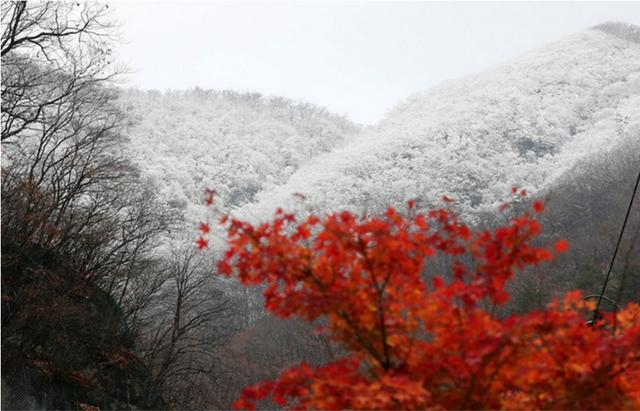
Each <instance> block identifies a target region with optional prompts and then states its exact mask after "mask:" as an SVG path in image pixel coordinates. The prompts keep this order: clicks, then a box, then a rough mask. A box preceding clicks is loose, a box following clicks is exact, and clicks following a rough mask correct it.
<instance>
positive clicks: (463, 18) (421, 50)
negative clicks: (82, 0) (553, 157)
mask: <svg viewBox="0 0 640 411" xmlns="http://www.w3.org/2000/svg"><path fill="white" fill-rule="evenodd" d="M112 7H113V8H114V13H115V17H116V19H117V20H118V21H120V23H121V24H122V29H121V30H122V35H123V38H124V40H125V42H126V43H125V44H123V45H121V47H120V61H121V62H122V63H124V64H126V65H127V66H128V67H129V68H130V69H131V70H133V71H134V72H133V73H132V74H131V75H129V76H128V83H127V84H128V85H129V86H132V87H138V88H143V89H159V90H165V89H187V88H193V87H196V86H199V87H201V88H213V89H234V90H240V91H256V92H260V93H262V94H265V95H279V96H286V97H291V98H295V99H301V100H305V101H309V102H312V103H315V104H318V105H322V106H325V107H327V108H328V109H329V110H331V111H333V112H336V113H340V114H345V115H347V116H348V117H349V118H351V119H352V120H354V121H357V122H360V123H365V124H371V123H375V122H377V121H378V120H380V119H381V118H382V117H383V116H384V113H385V112H386V111H387V110H388V109H389V108H391V107H392V106H393V105H394V104H396V103H397V102H398V101H400V100H401V99H403V98H405V97H407V96H408V95H410V94H411V93H413V92H416V91H420V90H424V89H426V88H428V87H429V86H432V85H435V84H437V83H439V82H442V81H443V80H447V79H451V78H457V77H461V76H464V75H466V74H470V73H473V72H477V71H480V70H483V69H486V68H489V67H491V66H493V65H496V64H499V63H502V62H505V61H508V60H509V59H511V58H513V57H516V56H518V55H519V54H521V53H523V52H526V51H527V50H529V49H532V48H535V47H538V46H541V45H544V44H545V43H547V42H550V41H553V40H557V39H560V38H562V37H563V36H565V35H567V34H571V33H574V32H577V31H580V30H583V29H585V28H586V27H589V26H593V25H595V24H598V23H601V22H604V21H610V20H615V21H624V22H627V23H633V24H636V25H640V2H633V3H631V2H627V3H613V2H606V3H578V2H570V3H457V2H447V3H418V2H407V3H404V2H260V3H253V2H187V1H179V2H161V1H149V2H117V3H112Z"/></svg>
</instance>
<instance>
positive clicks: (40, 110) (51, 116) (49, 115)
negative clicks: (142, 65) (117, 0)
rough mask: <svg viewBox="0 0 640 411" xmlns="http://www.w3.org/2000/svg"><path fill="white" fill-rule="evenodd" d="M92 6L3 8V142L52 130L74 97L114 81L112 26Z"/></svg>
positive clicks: (104, 11) (103, 9)
mask: <svg viewBox="0 0 640 411" xmlns="http://www.w3.org/2000/svg"><path fill="white" fill-rule="evenodd" d="M108 17H109V10H108V6H107V5H104V4H99V3H90V2H83V3H77V2H25V1H6V2H2V141H5V140H15V139H17V138H19V137H24V136H26V135H29V134H31V132H33V133H36V134H38V133H40V132H41V129H42V127H41V125H42V124H48V125H50V126H51V127H55V125H56V124H57V123H64V122H65V120H66V119H67V118H68V117H69V115H70V113H71V112H72V111H73V107H74V101H75V96H76V95H77V94H79V93H82V91H83V90H86V89H88V88H93V87H94V86H95V85H96V84H106V83H109V82H110V81H112V80H113V78H114V76H115V75H116V74H117V73H118V70H116V69H113V68H112V65H111V62H112V60H111V54H112V48H111V43H112V41H113V40H114V33H115V31H114V26H113V24H112V23H111V22H110V20H109V19H108Z"/></svg>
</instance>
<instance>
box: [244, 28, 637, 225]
mask: <svg viewBox="0 0 640 411" xmlns="http://www.w3.org/2000/svg"><path fill="white" fill-rule="evenodd" d="M639 33H640V29H639V28H638V27H635V26H630V25H625V24H619V23H607V24H603V25H601V26H598V27H595V28H592V29H589V30H586V31H584V32H581V33H577V34H575V35H572V36H569V37H567V38H565V39H562V40H560V41H558V42H555V43H552V44H549V45H547V46H545V47H543V48H540V49H538V50H533V51H531V52H529V53H527V54H525V55H523V56H521V57H519V58H516V59H514V60H513V61H510V62H507V63H506V64H503V65H501V66H498V67H495V68H492V69H490V70H487V71H485V72H482V73H479V74H476V75H472V76H469V77H467V78H463V79H461V80H455V81H449V82H446V83H444V84H441V85H439V86H437V87H434V88H432V89H429V90H427V91H424V92H421V93H417V94H415V95H413V96H411V97H409V98H408V99H406V100H405V101H403V102H402V103H400V104H398V105H397V106H396V107H395V108H394V109H393V110H391V111H390V112H389V114H388V115H387V117H386V118H385V119H384V120H383V121H381V122H380V123H379V124H377V125H376V126H374V127H371V128H368V129H366V130H364V131H363V133H362V134H360V135H359V136H357V137H356V138H354V139H351V140H350V141H349V142H348V143H347V144H345V145H344V146H342V147H338V148H336V149H334V150H332V151H331V152H330V153H328V154H325V155H322V156H319V157H316V158H315V159H313V160H312V161H310V162H309V163H308V164H306V165H305V166H303V167H301V168H300V169H299V170H298V171H296V172H295V173H294V174H293V175H292V176H291V177H290V178H289V180H288V181H287V183H285V184H283V185H281V186H277V187H272V188H270V189H267V190H264V191H263V192H261V193H259V194H258V195H257V196H256V197H257V200H258V201H256V202H255V203H254V204H249V205H247V206H246V207H245V208H246V210H247V213H246V215H247V216H250V215H257V216H258V217H260V218H263V217H265V216H267V215H270V214H271V213H272V211H273V209H274V208H275V207H278V206H284V207H289V208H292V207H295V200H294V199H292V198H291V193H294V192H300V193H303V194H305V195H306V196H307V199H308V203H309V204H311V205H313V206H317V208H318V209H322V210H327V209H335V208H342V207H347V208H351V209H355V210H358V211H370V210H379V209H380V208H382V207H386V206H387V205H389V204H392V205H396V206H398V205H400V204H402V203H404V202H405V201H406V200H407V199H409V198H416V199H418V200H423V201H422V203H423V204H425V205H429V203H431V202H432V201H434V200H435V201H438V199H439V198H440V197H441V196H442V195H448V196H450V197H453V198H455V199H456V201H457V205H458V207H459V208H460V211H462V212H463V213H465V214H468V215H473V214H474V213H477V212H482V211H483V210H495V209H496V207H497V204H499V203H500V202H501V201H502V199H503V198H504V197H505V196H506V194H507V193H508V192H509V189H510V188H511V187H512V186H519V187H524V188H527V189H528V190H529V191H530V192H534V193H535V192H538V191H539V190H542V189H544V188H546V187H549V186H550V185H553V184H554V181H556V180H557V179H558V178H559V177H560V176H562V175H563V173H565V172H566V171H567V170H569V169H570V168H571V167H572V166H574V165H577V164H579V163H580V162H582V161H583V160H585V159H587V158H589V157H590V156H592V155H593V154H597V153H600V152H602V151H608V150H610V149H613V148H614V147H616V146H617V145H620V144H627V143H628V142H629V141H630V140H632V139H637V138H640V137H639V136H640V42H639V41H638V38H639ZM307 206H308V205H307Z"/></svg>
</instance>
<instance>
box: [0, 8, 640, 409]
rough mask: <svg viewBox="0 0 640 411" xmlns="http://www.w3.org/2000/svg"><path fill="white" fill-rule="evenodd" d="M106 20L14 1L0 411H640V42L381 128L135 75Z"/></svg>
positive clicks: (400, 111) (580, 49)
mask: <svg viewBox="0 0 640 411" xmlns="http://www.w3.org/2000/svg"><path fill="white" fill-rule="evenodd" d="M110 13H111V10H110V6H108V5H105V4H102V3H83V2H81V3H77V2H31V1H29V2H24V1H3V2H2V124H1V126H2V182H1V186H2V188H1V189H2V191H1V196H2V276H1V278H2V351H3V355H2V409H3V410H4V409H6V410H13V409H16V410H17V409H79V410H99V409H163V410H164V409H177V410H192V409H193V410H196V409H231V408H234V407H235V408H258V409H282V408H296V409H298V408H306V409H322V408H326V409H414V408H415V409H418V408H420V409H426V408H441V409H471V408H482V409H498V408H504V409H539V408H554V409H637V408H638V407H640V356H639V354H638V352H639V351H640V350H638V347H640V308H638V304H639V303H640V198H638V197H640V194H637V195H635V199H634V196H633V195H634V194H635V192H634V184H635V188H636V190H637V184H638V183H637V180H638V179H640V175H639V174H638V173H639V171H640V28H639V27H636V26H634V25H630V24H626V23H618V22H609V23H603V24H601V25H598V26H595V27H590V28H586V29H585V30H583V31H581V32H577V33H575V34H573V35H570V36H568V37H565V38H560V39H558V40H557V41H555V42H552V43H550V44H547V45H545V46H544V47H541V48H538V49H535V50H531V51H529V52H527V53H524V54H522V55H520V56H519V57H517V58H515V59H513V60H511V61H508V62H505V63H503V64H501V65H498V66H496V67H493V68H491V69H488V70H486V71H482V72H479V73H477V74H473V75H470V76H467V77H464V78H461V79H456V80H450V81H447V82H444V83H442V84H439V85H437V86H435V87H431V88H429V89H427V90H424V91H420V90H416V92H415V93H414V94H413V95H410V96H407V97H406V98H405V99H403V100H402V101H400V102H398V103H397V104H396V105H395V106H394V107H393V108H392V109H390V110H389V111H388V113H387V114H386V115H385V117H384V118H383V119H382V120H381V121H379V122H378V123H376V124H373V125H362V124H358V123H356V122H354V121H351V120H350V119H349V118H347V117H346V116H344V115H339V114H334V113H332V112H330V111H329V110H328V109H326V108H324V107H321V106H317V105H314V104H313V103H310V102H304V101H298V100H293V99H289V98H285V97H274V96H264V95H261V94H259V93H249V92H240V91H233V90H211V89H201V88H194V89H189V90H167V91H160V90H140V89H137V88H132V87H129V86H123V84H122V82H121V80H120V79H121V76H122V75H123V73H124V72H125V71H126V68H122V67H120V66H118V65H117V64H115V62H114V61H115V60H114V55H115V54H117V48H118V46H119V42H120V41H121V40H120V39H119V38H118V27H117V26H116V25H115V24H114V23H113V21H112V17H111V14H110ZM630 200H631V201H630ZM283 210H284V211H283ZM543 210H544V211H543ZM423 217H424V218H423ZM427 220H428V221H430V222H429V223H428V224H427V223H426V222H425V221H427ZM432 220H433V221H432ZM623 222H624V231H622V232H621V228H622V227H623ZM539 227H541V229H539ZM425 230H426V231H425ZM433 230H435V231H433ZM423 231H424V233H423ZM432 231H433V232H432ZM505 233H506V234H505ZM509 236H512V237H509ZM354 238H356V239H357V241H356V240H354ZM489 239H490V240H489ZM554 244H555V246H554ZM358 247H361V248H358ZM549 250H550V251H549ZM501 253H502V254H501ZM614 255H615V258H614V259H612V257H613V256H614ZM305 264H307V265H308V267H307V265H305ZM329 273H331V274H329ZM364 273H368V274H367V275H369V276H370V280H371V281H370V282H367V281H369V280H366V279H365V277H366V276H365V274H364ZM375 273H378V274H379V275H383V273H388V276H387V277H385V278H386V280H384V281H380V282H378V280H377V279H376V275H375ZM322 275H326V276H329V275H330V276H331V278H332V280H331V282H323V281H325V280H326V278H325V277H322ZM384 275H387V274H384ZM305 276H306V277H305ZM336 276H337V277H338V278H339V280H335V278H334V277H336ZM394 276H396V277H397V278H396V277H394ZM327 278H328V277H327ZM366 278H369V277H366ZM311 280H313V281H311ZM326 281H329V280H326ZM603 282H604V286H605V289H604V290H603ZM336 284H337V285H336ZM340 284H341V285H340ZM432 284H433V285H432ZM338 285H340V287H341V288H338ZM413 290H415V293H414V292H413ZM573 290H579V291H580V292H581V294H579V296H578V297H576V295H577V294H575V293H574V292H573ZM410 291H411V292H410ZM603 291H604V294H603ZM416 293H417V294H416ZM605 297H606V298H605ZM432 301H435V302H432ZM594 304H597V306H596V308H595V310H594ZM558 307H565V308H558ZM566 307H569V308H566ZM581 310H582V311H581ZM383 314H386V315H387V319H384V315H383ZM458 321H459V322H460V323H458ZM463 323H464V324H466V325H465V326H464V327H463V326H462V325H460V327H461V328H460V330H462V331H461V332H460V334H455V335H454V334H453V333H454V331H451V330H449V331H448V329H454V328H456V327H454V325H455V324H458V325H459V324H463ZM554 330H555V331H554ZM558 330H559V331H558ZM449 333H451V334H449ZM496 336H499V338H498V337H496ZM505 336H506V337H505ZM496 338H498V339H496ZM554 338H555V339H554ZM561 338H565V339H564V340H560V339H561ZM464 341H466V343H465V344H466V345H465V344H463V342H464ZM539 341H543V342H545V344H547V345H544V348H539V349H538V350H537V351H536V350H531V349H530V348H527V347H531V346H534V345H535V344H537V343H538V342H539ZM523 342H527V343H526V344H525V343H523ZM458 344H461V345H460V346H458ZM407 347H412V348H407ZM570 349H571V350H573V351H571V352H569V351H570ZM407 350H408V351H407ZM594 353H597V355H599V357H593V356H595V355H596V354H594ZM587 354H588V355H587ZM531 364H537V367H534V366H532V365H531ZM523 367H524V368H523ZM545 367H547V368H545ZM523 370H525V371H523ZM521 375H522V376H523V377H522V378H520V377H519V376H521ZM525 376H526V378H525Z"/></svg>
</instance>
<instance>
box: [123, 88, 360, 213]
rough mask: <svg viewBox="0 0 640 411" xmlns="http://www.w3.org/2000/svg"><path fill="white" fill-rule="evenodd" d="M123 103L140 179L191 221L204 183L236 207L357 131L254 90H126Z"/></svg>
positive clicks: (316, 111)
mask: <svg viewBox="0 0 640 411" xmlns="http://www.w3.org/2000/svg"><path fill="white" fill-rule="evenodd" d="M121 102H122V105H123V106H124V107H126V109H127V111H128V112H129V113H130V114H131V115H132V117H133V120H134V122H135V124H134V125H133V127H131V129H130V130H129V138H130V148H131V150H132V152H133V156H134V158H136V160H137V163H138V165H139V166H140V168H141V172H142V174H143V176H145V178H146V179H147V180H148V181H149V183H150V184H151V185H153V186H155V187H156V188H157V189H158V190H159V191H160V194H161V196H162V197H163V198H164V199H165V200H166V202H167V203H168V204H169V205H170V206H171V207H173V208H175V209H177V210H180V211H182V212H184V214H185V215H186V216H187V217H188V219H189V220H191V219H194V218H199V217H198V216H200V215H202V212H203V210H202V206H201V204H202V194H203V189H204V188H205V187H210V188H215V189H216V190H217V191H218V192H219V193H220V195H221V198H223V199H224V200H225V201H226V203H227V204H228V205H230V206H232V207H237V206H241V205H243V204H246V203H247V202H250V201H252V200H253V199H254V197H255V195H256V193H258V192H260V191H262V190H264V189H265V188H266V187H269V186H272V185H276V184H283V183H285V182H286V181H287V179H288V178H289V177H290V176H291V175H292V174H293V173H294V172H295V171H297V170H298V169H299V168H300V167H301V166H303V165H304V164H306V163H307V162H308V161H309V160H310V159H311V158H313V157H314V156H316V155H318V154H320V153H323V152H328V151H330V150H332V149H334V148H336V147H338V146H340V145H341V144H343V143H344V142H345V141H346V140H348V139H349V138H351V137H352V136H354V135H356V134H357V133H359V131H360V129H359V127H358V126H356V125H355V124H353V123H351V122H350V121H348V120H346V119H344V118H342V117H339V116H336V115H333V114H330V113H328V112H327V111H326V110H324V109H322V108H320V107H316V106H313V105H311V104H304V103H297V102H294V101H291V100H287V99H282V98H266V97H262V96H261V95H259V94H241V93H236V92H233V91H204V90H199V89H196V90H192V91H186V92H166V93H160V92H156V91H148V92H144V91H137V90H125V91H123V93H122V97H121Z"/></svg>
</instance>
